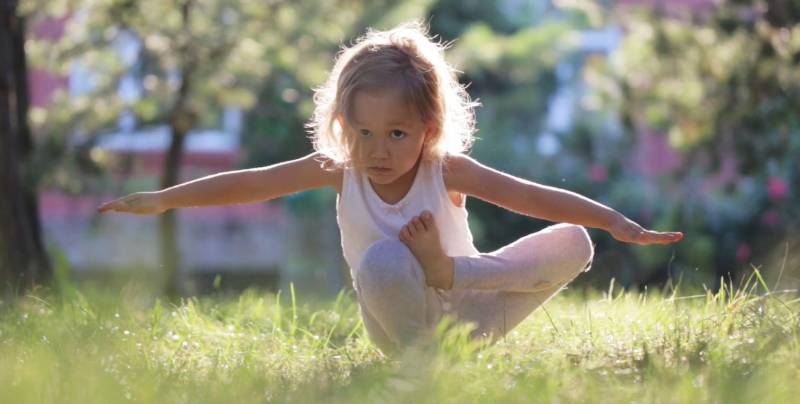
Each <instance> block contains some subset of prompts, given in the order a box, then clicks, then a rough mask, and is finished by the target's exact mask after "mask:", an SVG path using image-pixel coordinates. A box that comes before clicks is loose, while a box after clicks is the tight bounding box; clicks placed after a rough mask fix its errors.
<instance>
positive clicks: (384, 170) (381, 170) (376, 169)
mask: <svg viewBox="0 0 800 404" xmlns="http://www.w3.org/2000/svg"><path fill="white" fill-rule="evenodd" d="M367 170H369V171H370V172H372V173H375V174H388V173H389V172H390V171H392V169H391V168H386V167H369V168H367Z"/></svg>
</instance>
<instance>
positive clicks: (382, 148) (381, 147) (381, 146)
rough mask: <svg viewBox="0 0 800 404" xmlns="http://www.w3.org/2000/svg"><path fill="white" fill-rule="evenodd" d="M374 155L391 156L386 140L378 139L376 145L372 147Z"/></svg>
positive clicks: (378, 156)
mask: <svg viewBox="0 0 800 404" xmlns="http://www.w3.org/2000/svg"><path fill="white" fill-rule="evenodd" d="M372 157H377V158H380V157H389V148H388V146H387V145H386V141H385V140H383V139H377V140H376V142H375V147H373V148H372Z"/></svg>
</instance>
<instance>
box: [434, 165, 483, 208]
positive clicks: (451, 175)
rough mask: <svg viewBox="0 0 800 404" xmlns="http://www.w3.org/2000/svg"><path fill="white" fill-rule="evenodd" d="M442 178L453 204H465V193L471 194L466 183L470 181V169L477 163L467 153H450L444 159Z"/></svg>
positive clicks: (458, 205)
mask: <svg viewBox="0 0 800 404" xmlns="http://www.w3.org/2000/svg"><path fill="white" fill-rule="evenodd" d="M441 164H442V180H443V181H444V186H445V188H446V189H447V193H448V195H449V196H450V199H451V200H452V201H453V204H454V205H455V206H457V207H460V206H463V204H464V195H468V194H470V193H469V192H467V190H468V189H469V187H468V186H466V185H465V184H466V183H467V182H468V181H470V178H471V177H470V174H469V172H470V170H471V169H472V168H473V167H474V165H475V164H477V161H475V160H474V159H473V158H472V157H469V156H467V155H465V154H461V153H458V154H448V155H446V156H445V157H444V158H443V159H442V160H441Z"/></svg>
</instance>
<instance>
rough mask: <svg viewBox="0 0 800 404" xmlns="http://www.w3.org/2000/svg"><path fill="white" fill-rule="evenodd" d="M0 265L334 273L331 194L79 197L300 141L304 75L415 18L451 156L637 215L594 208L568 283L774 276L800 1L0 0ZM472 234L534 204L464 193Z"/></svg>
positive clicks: (494, 242)
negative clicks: (603, 218) (173, 202)
mask: <svg viewBox="0 0 800 404" xmlns="http://www.w3.org/2000/svg"><path fill="white" fill-rule="evenodd" d="M2 8H3V9H2V13H3V21H2V22H0V25H2V27H0V72H2V78H0V84H1V85H0V93H2V96H3V97H2V98H3V100H0V115H1V116H0V125H2V126H0V133H1V134H2V137H3V139H2V140H3V145H2V146H0V149H1V150H0V160H2V164H3V168H2V170H3V172H4V174H3V176H2V178H1V179H0V181H2V183H0V186H2V191H0V192H2V193H4V195H3V197H2V198H0V199H2V201H0V214H1V215H2V222H0V231H2V238H0V243H2V253H3V262H2V265H3V266H2V269H0V270H1V271H2V272H0V280H2V281H3V283H4V284H5V285H6V287H7V289H8V287H9V286H10V287H11V288H12V289H15V290H16V289H19V288H24V287H25V286H29V285H32V284H36V283H39V282H43V281H46V280H48V279H55V280H56V281H64V280H80V281H89V282H97V283H99V284H101V285H106V284H115V283H118V282H123V283H124V282H127V281H129V280H131V279H139V280H142V281H145V282H149V284H150V285H151V286H152V290H153V292H154V293H165V294H171V295H193V294H199V293H207V292H209V291H214V290H219V289H224V290H241V289H243V288H245V287H252V286H257V287H264V288H268V289H273V290H274V289H278V288H286V287H287V285H288V283H289V282H292V283H293V284H294V285H295V287H297V288H299V289H303V290H307V291H311V292H312V293H314V294H319V295H325V296H327V295H332V294H334V293H336V292H337V291H338V290H340V289H341V288H349V287H351V286H350V285H351V281H350V279H349V274H348V272H349V271H348V269H347V267H346V265H345V262H344V260H343V258H342V253H341V248H340V240H339V233H338V228H337V226H336V219H335V199H336V194H335V192H334V191H332V190H318V191H310V192H304V193H300V194H295V195H292V196H289V197H286V198H282V199H279V200H274V201H269V202H264V203H258V204H251V205H238V206H230V207H218V208H191V209H182V210H178V211H171V212H169V213H168V214H164V215H161V216H153V217H149V216H148V217H145V216H132V215H120V214H106V215H98V214H96V213H95V208H96V207H97V206H98V205H99V204H101V203H102V202H105V201H108V200H110V199H113V198H116V197H119V196H122V195H124V194H127V193H131V192H137V191H152V190H157V189H161V188H164V187H168V186H170V185H172V184H175V183H178V182H183V181H186V180H191V179H194V178H198V177H201V176H204V175H208V174H212V173H215V172H220V171H226V170H235V169H241V168H250V167H257V166H263V165H269V164H273V163H278V162H281V161H284V160H287V159H294V158H298V157H300V156H303V155H305V154H307V153H309V152H311V147H310V144H309V142H308V139H307V137H306V133H305V130H304V124H305V123H306V121H307V120H308V118H309V116H310V114H311V112H312V110H313V102H312V88H314V87H315V86H318V85H321V84H322V83H323V81H324V80H325V77H326V74H327V71H328V69H330V68H331V67H332V60H333V57H334V55H335V54H336V52H337V50H338V49H339V46H340V45H341V44H343V43H344V44H346V43H349V42H350V41H352V40H353V39H354V38H356V37H357V36H359V35H361V34H362V33H363V32H364V31H365V30H366V29H367V28H368V27H375V28H378V29H388V28H391V27H393V26H394V25H396V24H398V23H400V22H403V21H406V20H409V19H422V20H424V21H427V22H428V23H429V25H430V29H431V33H432V34H434V35H437V36H438V38H440V39H441V40H443V41H446V42H451V41H452V42H453V45H452V47H451V48H450V49H449V50H448V52H447V58H448V61H449V62H450V63H451V64H453V65H455V66H456V67H457V68H458V69H459V70H460V71H461V72H463V73H462V75H461V80H462V82H463V83H469V88H468V90H469V92H470V94H471V95H472V97H473V98H477V99H479V100H480V102H481V103H482V104H483V106H482V107H480V108H479V109H478V110H477V115H478V126H479V132H478V134H477V136H478V137H479V138H480V139H479V140H478V141H477V142H476V144H475V146H474V148H473V150H472V152H471V155H472V156H473V157H475V158H477V159H478V160H480V161H481V162H483V163H485V164H487V165H490V166H492V167H494V168H497V169H500V170H503V171H506V172H509V173H511V174H514V175H517V176H521V177H523V178H526V179H530V180H533V181H536V182H540V183H544V184H548V185H553V186H558V187H562V188H565V189H569V190H572V191H575V192H578V193H581V194H583V195H586V196H589V197H591V198H593V199H595V200H598V201H600V202H602V203H604V204H607V205H609V206H611V207H613V208H615V209H617V210H619V211H620V212H622V213H624V214H625V215H627V216H628V217H630V218H632V219H633V220H635V221H637V222H639V223H641V224H642V225H644V226H647V227H651V228H654V229H657V230H664V231H668V230H669V231H673V230H675V231H683V232H684V233H685V236H686V237H685V240H684V241H683V242H681V243H679V244H676V245H672V246H648V247H642V246H635V245H626V244H623V243H620V242H617V241H614V240H613V239H612V238H611V237H610V236H609V235H608V234H606V233H605V232H602V231H600V230H591V231H590V234H591V236H592V238H593V240H594V242H595V243H596V244H597V248H596V251H597V255H596V259H595V263H594V266H593V269H592V271H590V272H589V273H587V274H585V275H583V276H581V277H580V278H579V279H578V280H577V282H576V287H581V286H596V287H600V288H607V287H608V285H609V282H610V281H611V279H612V278H613V279H614V281H615V282H616V284H617V285H622V286H623V287H627V288H644V287H646V286H650V287H663V286H669V285H674V284H675V283H677V282H678V280H680V283H681V287H682V288H689V289H698V290H702V289H703V288H708V289H712V290H716V289H717V288H718V287H719V285H720V282H725V283H728V282H731V283H733V284H736V283H737V282H739V281H740V280H741V279H742V278H743V277H744V276H747V275H748V274H750V273H752V270H753V268H759V269H760V270H761V271H762V272H763V273H764V274H765V275H766V279H767V281H768V282H770V287H773V286H774V287H777V288H796V287H797V286H798V283H800V258H799V256H798V254H797V252H796V250H797V249H798V242H797V234H798V233H797V230H796V229H797V224H798V221H799V220H800V214H798V213H800V204H798V202H799V201H800V197H799V196H798V191H797V188H798V180H799V179H800V115H798V105H800V103H798V101H800V1H796V0H775V1H733V0H728V1H724V0H672V1H661V0H625V1H621V0H620V1H599V0H556V1H544V0H541V1H540V0H496V1H477V0H464V1H455V0H438V1H437V0H409V1H380V0H370V1H367V0H364V1H359V0H331V1H325V2H321V1H306V0H300V1H280V0H270V1H263V0H258V1H256V0H244V1H241V0H185V1H160V0H141V1H133V0H107V1H92V0H74V1H67V0H55V1H38V0H27V1H3V2H2ZM467 207H468V209H469V211H470V226H471V229H472V231H473V235H474V236H475V241H476V245H477V247H478V249H479V250H481V251H487V252H488V251H491V250H493V249H496V248H498V247H501V246H503V245H505V244H507V243H509V242H511V241H513V240H515V239H517V238H519V237H521V236H523V235H526V234H528V233H531V232H535V231H537V230H539V229H541V228H543V227H545V226H547V225H548V224H549V223H546V222H543V221H540V220H536V219H531V218H527V217H522V216H519V215H516V214H513V213H511V212H507V211H503V210H502V209H499V208H496V207H494V206H491V205H489V204H486V203H483V202H481V201H479V200H476V199H474V198H471V199H468V202H467Z"/></svg>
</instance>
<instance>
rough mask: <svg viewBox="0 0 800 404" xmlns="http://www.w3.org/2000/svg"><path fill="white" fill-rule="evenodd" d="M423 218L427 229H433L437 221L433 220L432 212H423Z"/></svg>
mask: <svg viewBox="0 0 800 404" xmlns="http://www.w3.org/2000/svg"><path fill="white" fill-rule="evenodd" d="M421 218H422V224H423V225H425V228H426V229H428V230H431V229H433V227H434V226H435V222H434V221H433V215H432V214H431V212H428V211H425V212H423V213H422V215H421Z"/></svg>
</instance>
